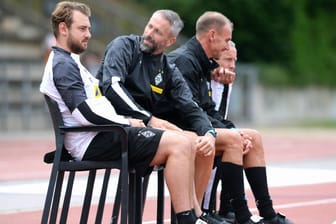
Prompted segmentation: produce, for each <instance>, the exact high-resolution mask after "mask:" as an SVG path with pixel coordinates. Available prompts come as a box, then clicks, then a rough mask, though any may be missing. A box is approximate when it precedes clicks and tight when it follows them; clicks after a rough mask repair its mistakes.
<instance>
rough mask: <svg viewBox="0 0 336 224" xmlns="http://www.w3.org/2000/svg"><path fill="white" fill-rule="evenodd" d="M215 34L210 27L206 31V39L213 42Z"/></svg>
mask: <svg viewBox="0 0 336 224" xmlns="http://www.w3.org/2000/svg"><path fill="white" fill-rule="evenodd" d="M215 35H216V31H215V30H214V29H210V30H209V31H208V39H209V41H210V42H213V41H214V40H215Z"/></svg>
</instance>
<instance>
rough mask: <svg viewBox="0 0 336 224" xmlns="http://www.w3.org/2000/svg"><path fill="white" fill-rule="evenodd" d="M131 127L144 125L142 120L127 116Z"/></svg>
mask: <svg viewBox="0 0 336 224" xmlns="http://www.w3.org/2000/svg"><path fill="white" fill-rule="evenodd" d="M128 120H129V122H130V124H131V126H132V127H146V125H145V124H144V122H143V120H140V119H135V118H128Z"/></svg>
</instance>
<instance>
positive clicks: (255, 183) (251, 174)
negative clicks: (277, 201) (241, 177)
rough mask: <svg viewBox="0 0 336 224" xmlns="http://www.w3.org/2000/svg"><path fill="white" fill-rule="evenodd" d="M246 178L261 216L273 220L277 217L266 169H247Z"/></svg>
mask: <svg viewBox="0 0 336 224" xmlns="http://www.w3.org/2000/svg"><path fill="white" fill-rule="evenodd" d="M245 174H246V178H247V180H248V182H249V184H250V186H251V190H252V192H253V195H254V198H255V200H256V203H257V208H258V210H259V214H260V216H262V217H264V218H265V219H271V218H273V217H274V216H275V215H276V212H275V211H274V209H273V203H272V199H271V197H270V195H269V191H268V184H267V176H266V167H250V168H247V169H245Z"/></svg>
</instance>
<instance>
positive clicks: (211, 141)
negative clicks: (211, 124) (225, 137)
mask: <svg viewBox="0 0 336 224" xmlns="http://www.w3.org/2000/svg"><path fill="white" fill-rule="evenodd" d="M215 142H216V138H214V137H213V136H212V135H211V134H210V133H207V134H206V135H204V136H198V137H197V138H196V153H197V154H200V155H203V156H210V155H214V154H215V152H216V148H215Z"/></svg>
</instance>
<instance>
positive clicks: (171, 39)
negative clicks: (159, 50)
mask: <svg viewBox="0 0 336 224" xmlns="http://www.w3.org/2000/svg"><path fill="white" fill-rule="evenodd" d="M175 42H176V37H171V38H169V39H168V41H167V47H169V46H171V45H173V44H174V43H175Z"/></svg>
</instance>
